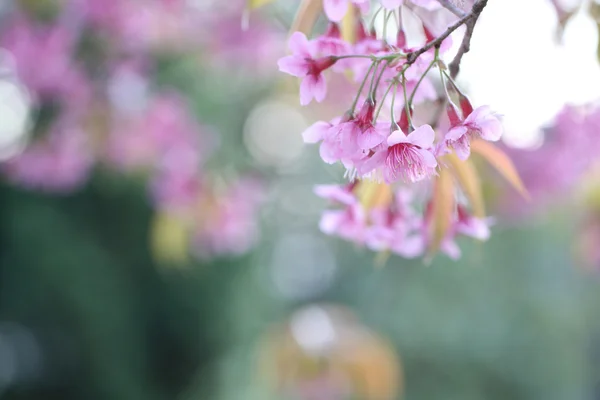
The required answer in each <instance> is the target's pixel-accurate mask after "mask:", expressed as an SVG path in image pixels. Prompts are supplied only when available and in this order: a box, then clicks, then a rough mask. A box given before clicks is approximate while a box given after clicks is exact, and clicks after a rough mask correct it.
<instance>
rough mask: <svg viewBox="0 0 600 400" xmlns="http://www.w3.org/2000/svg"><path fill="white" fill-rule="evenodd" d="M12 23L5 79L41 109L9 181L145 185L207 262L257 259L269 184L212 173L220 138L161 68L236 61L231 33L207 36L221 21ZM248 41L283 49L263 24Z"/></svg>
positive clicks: (113, 12)
mask: <svg viewBox="0 0 600 400" xmlns="http://www.w3.org/2000/svg"><path fill="white" fill-rule="evenodd" d="M38 7H39V8H38ZM241 9H242V6H241V5H240V6H238V7H237V8H236V9H234V8H228V9H226V10H223V13H221V14H220V15H221V18H223V22H224V23H227V24H231V22H230V21H231V20H233V19H235V20H237V21H238V25H239V18H240V16H241ZM42 11H43V12H44V13H45V14H44V16H43V18H41V17H40V14H42ZM48 12H50V13H51V14H52V15H51V16H50V17H49V16H48V15H47V14H48ZM3 18H4V20H5V21H7V23H6V24H5V25H4V26H3V29H1V30H0V48H2V50H3V53H2V68H3V70H4V71H10V72H11V73H12V77H11V78H10V79H12V80H13V81H14V82H15V84H16V85H18V86H19V87H21V88H23V92H26V93H27V96H28V97H29V101H30V109H31V112H30V114H31V124H30V129H29V130H28V132H27V135H25V136H23V137H21V139H20V141H19V143H15V144H14V145H13V149H9V150H10V151H11V152H12V156H10V157H5V156H3V157H4V159H3V161H2V162H1V163H0V170H1V172H2V173H3V175H4V176H5V178H6V179H7V180H8V181H10V182H12V183H13V184H15V185H19V186H22V187H25V188H28V189H30V190H38V191H42V192H46V193H55V194H68V193H71V192H73V191H75V190H77V189H79V188H80V187H82V186H83V185H85V184H86V182H88V180H89V178H90V176H91V174H92V173H93V172H94V170H95V169H97V168H103V169H109V170H112V171H116V172H118V173H127V174H130V175H135V176H141V177H142V178H143V179H144V181H145V182H147V186H148V192H149V196H150V198H151V200H152V203H153V205H154V207H155V209H156V211H157V215H160V214H168V215H169V216H170V217H171V219H176V220H177V221H179V224H178V226H179V229H184V230H185V237H186V238H185V240H186V241H187V242H188V243H189V245H190V246H191V247H190V248H191V251H192V252H194V253H196V254H197V255H198V256H200V257H203V258H206V257H212V256H216V255H222V254H236V255H237V254H243V253H245V252H247V251H248V250H250V249H251V248H252V246H253V245H254V244H255V243H256V240H257V237H258V214H259V210H260V206H261V204H262V203H263V200H264V199H263V197H262V195H261V193H262V192H263V191H264V190H263V189H264V188H263V187H262V186H263V184H262V183H261V182H260V181H259V180H257V179H256V178H255V177H253V176H251V174H241V175H237V176H236V175H233V176H232V174H231V173H229V175H228V178H227V179H225V178H223V177H222V174H220V173H219V172H218V171H215V169H214V168H209V167H207V163H208V162H209V161H210V155H211V154H212V153H214V152H215V151H216V150H217V146H218V144H219V143H218V138H219V135H218V134H217V133H216V132H215V130H214V128H211V127H209V126H206V125H205V124H202V123H200V122H198V121H197V120H196V118H195V116H194V115H193V114H192V113H191V111H190V106H189V105H188V101H187V99H186V93H183V91H181V90H176V89H174V88H171V87H165V86H161V85H160V84H158V83H157V82H156V80H157V74H158V73H160V65H159V63H158V61H159V60H160V59H162V60H164V59H165V58H168V57H169V56H170V55H172V54H173V53H175V54H177V57H184V56H191V58H195V57H204V58H207V59H209V58H219V57H220V55H221V53H224V54H229V52H230V51H231V49H228V48H226V45H227V43H228V41H229V40H228V39H226V38H223V35H225V32H220V33H219V34H215V35H213V36H207V35H203V34H202V31H198V28H199V27H201V26H204V25H203V22H202V21H203V20H206V21H205V22H206V24H217V22H218V21H216V20H215V19H214V18H213V19H211V20H210V21H209V20H208V19H207V17H206V15H205V12H204V11H203V10H201V9H199V8H194V7H193V6H191V5H190V2H187V1H184V0H156V1H152V2H146V1H143V2H142V1H138V0H110V1H97V0H67V1H62V2H58V3H55V2H48V4H46V5H44V4H42V3H39V4H38V3H35V2H33V3H31V2H23V3H22V4H21V3H20V2H16V3H15V6H14V8H13V9H11V10H10V11H8V13H7V14H6V15H4V16H3ZM211 18H212V17H211ZM240 36H241V37H240V38H239V40H238V41H239V42H244V41H245V42H246V43H245V45H246V46H248V47H252V46H253V45H254V44H255V43H261V42H263V41H267V42H268V41H271V42H272V41H273V40H274V39H273V37H274V36H273V35H272V34H271V33H270V31H269V30H268V29H266V28H264V27H261V26H260V25H259V24H255V26H254V27H253V29H252V30H250V31H248V32H244V35H240ZM236 45H239V46H241V45H242V43H237V44H236ZM198 49H200V50H199V52H198ZM197 53H198V54H197ZM228 57H231V56H230V55H228ZM241 61H243V60H240V62H241ZM249 64H251V62H249ZM4 78H5V76H3V79H4ZM192 94H193V93H192ZM0 150H3V151H5V150H6V149H0ZM188 250H189V249H188Z"/></svg>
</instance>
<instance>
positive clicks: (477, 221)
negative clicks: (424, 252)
mask: <svg viewBox="0 0 600 400" xmlns="http://www.w3.org/2000/svg"><path fill="white" fill-rule="evenodd" d="M490 224H491V219H489V218H486V219H482V218H476V217H474V216H472V215H470V214H469V213H468V212H467V211H466V210H465V208H464V207H462V206H460V205H459V206H458V207H457V213H456V219H455V220H454V221H453V223H452V226H451V227H450V230H449V231H448V233H447V235H446V237H445V238H444V240H443V241H442V243H441V248H440V250H441V251H442V252H443V253H445V254H446V255H447V256H448V257H450V258H452V259H453V260H457V259H459V258H460V257H461V250H460V247H458V245H457V244H456V241H455V238H456V236H457V235H459V234H460V235H463V236H467V237H471V238H474V239H477V240H481V241H486V240H488V239H489V237H490Z"/></svg>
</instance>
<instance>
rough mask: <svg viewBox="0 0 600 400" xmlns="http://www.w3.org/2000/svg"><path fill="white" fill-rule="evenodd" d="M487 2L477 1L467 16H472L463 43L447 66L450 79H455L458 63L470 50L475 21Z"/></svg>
mask: <svg viewBox="0 0 600 400" xmlns="http://www.w3.org/2000/svg"><path fill="white" fill-rule="evenodd" d="M487 2H488V0H479V1H477V3H475V4H474V5H473V10H471V13H470V14H469V15H471V16H472V18H470V19H469V20H468V21H467V22H466V27H467V29H466V31H465V36H464V37H463V41H462V43H461V45H460V48H459V49H458V53H456V56H455V57H454V60H452V62H451V63H450V65H449V66H448V69H449V70H450V77H452V79H456V76H457V75H458V72H459V71H460V62H461V61H462V58H463V56H464V55H465V54H466V53H468V52H469V50H471V38H472V37H473V31H474V30H475V24H477V20H478V19H479V16H480V15H481V12H482V11H483V9H484V8H485V6H486V5H487Z"/></svg>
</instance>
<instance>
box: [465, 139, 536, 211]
mask: <svg viewBox="0 0 600 400" xmlns="http://www.w3.org/2000/svg"><path fill="white" fill-rule="evenodd" d="M471 150H472V151H473V152H475V153H478V154H480V155H481V156H482V157H483V158H485V159H486V160H487V161H488V162H489V163H490V164H491V165H492V166H493V167H494V168H496V169H497V170H498V172H500V174H502V176H503V177H504V178H505V179H506V180H507V181H508V182H509V183H510V184H511V185H512V186H513V187H514V188H515V189H516V190H517V191H518V192H519V193H520V194H521V195H522V196H523V197H524V198H526V199H527V200H530V197H529V193H528V192H527V189H526V188H525V185H524V184H523V181H522V180H521V177H520V176H519V172H517V168H516V167H515V165H514V163H513V162H512V160H511V159H510V157H509V156H508V155H507V154H506V153H505V152H503V151H502V150H500V149H499V148H498V147H496V146H494V145H493V144H491V143H489V142H486V141H484V140H475V141H473V142H471Z"/></svg>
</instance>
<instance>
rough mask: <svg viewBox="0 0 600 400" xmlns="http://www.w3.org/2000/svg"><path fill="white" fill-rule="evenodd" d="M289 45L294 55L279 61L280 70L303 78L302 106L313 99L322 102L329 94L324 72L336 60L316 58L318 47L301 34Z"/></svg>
mask: <svg viewBox="0 0 600 400" xmlns="http://www.w3.org/2000/svg"><path fill="white" fill-rule="evenodd" d="M288 45H289V48H290V49H291V50H292V52H293V54H292V55H291V56H287V57H283V58H281V59H280V60H279V62H278V65H279V70H280V71H282V72H285V73H287V74H290V75H293V76H297V77H299V78H303V79H302V83H301V84H300V104H302V105H303V106H304V105H307V104H309V103H310V102H311V100H312V99H313V98H314V99H315V100H316V101H317V102H319V103H320V102H322V101H323V100H324V99H325V95H326V94H327V83H326V82H325V77H324V76H323V71H325V70H326V69H328V68H329V67H331V66H332V65H333V64H335V62H336V58H335V57H333V56H325V57H320V58H316V55H317V46H316V45H315V43H314V42H309V41H308V39H307V38H306V36H305V35H304V34H303V33H301V32H294V34H293V35H292V36H291V37H290V40H289V43H288Z"/></svg>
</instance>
